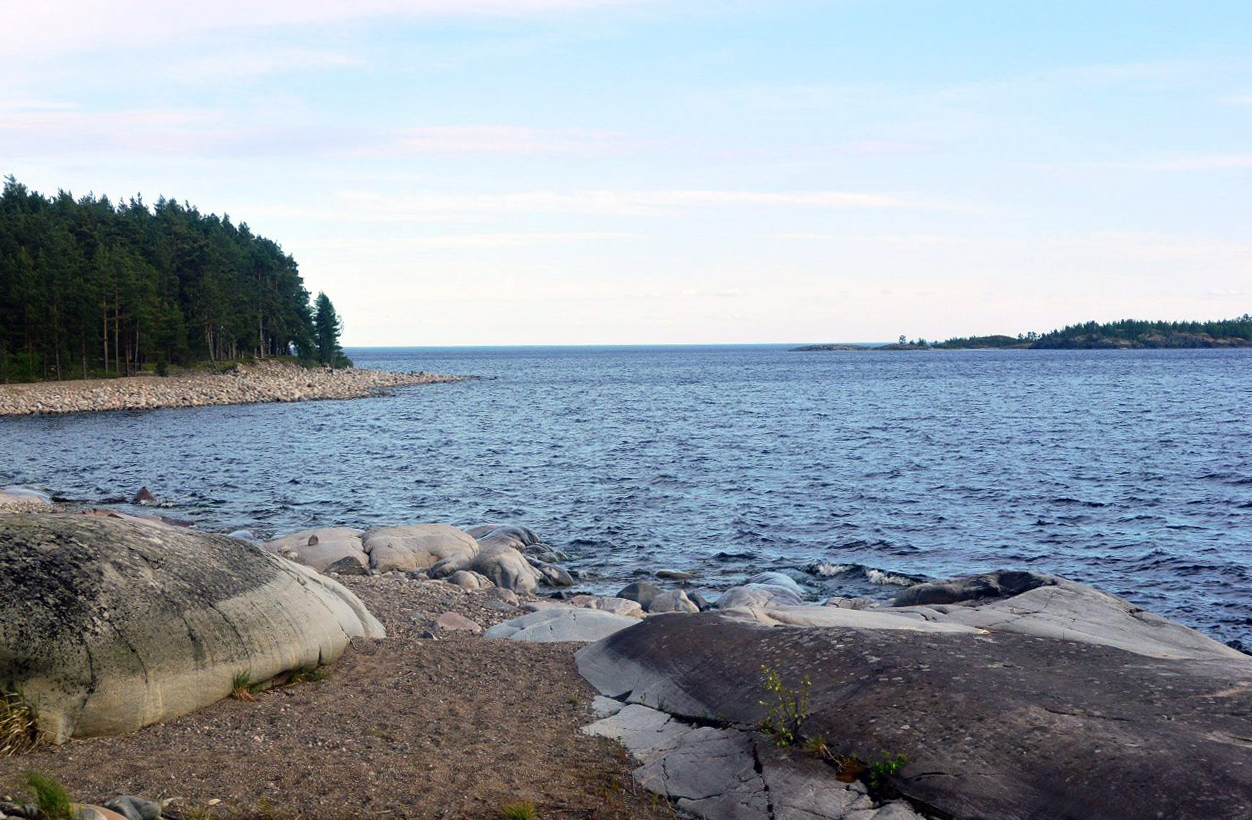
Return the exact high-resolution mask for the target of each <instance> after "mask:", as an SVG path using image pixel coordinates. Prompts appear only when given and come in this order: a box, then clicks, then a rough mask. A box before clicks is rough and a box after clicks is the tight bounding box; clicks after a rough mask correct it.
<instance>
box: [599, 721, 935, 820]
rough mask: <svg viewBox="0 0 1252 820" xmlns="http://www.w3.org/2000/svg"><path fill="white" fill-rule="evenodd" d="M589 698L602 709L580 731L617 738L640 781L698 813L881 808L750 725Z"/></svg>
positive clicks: (713, 818) (784, 815)
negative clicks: (721, 724)
mask: <svg viewBox="0 0 1252 820" xmlns="http://www.w3.org/2000/svg"><path fill="white" fill-rule="evenodd" d="M596 703H602V705H603V709H604V711H605V712H606V713H607V715H608V716H607V717H605V718H603V719H601V720H599V721H597V722H595V723H593V724H591V725H589V726H586V727H584V728H583V732H584V733H586V734H590V735H595V736H600V737H609V738H613V739H615V740H618V741H619V742H621V743H622V744H623V745H624V746H626V748H627V749H628V750H629V751H630V753H631V755H632V756H633V757H634V758H635V759H636V760H638V761H639V762H640V764H641V765H640V766H639V767H638V768H636V769H635V770H634V773H633V774H634V777H635V779H636V780H637V781H638V782H639V783H640V785H642V786H644V787H645V788H647V789H649V790H651V791H653V792H655V793H657V794H660V795H664V796H665V797H667V798H669V799H670V800H673V801H674V802H675V803H676V805H677V806H678V808H679V809H681V810H683V811H685V812H690V813H691V814H694V815H696V816H698V817H704V818H709V820H720V819H721V818H740V819H741V820H844V819H845V818H846V819H847V820H853V818H856V819H857V820H863V819H864V818H867V817H872V816H873V812H875V811H881V810H882V809H880V808H879V807H878V806H876V804H875V803H874V802H873V801H872V800H870V798H869V797H868V796H867V795H866V792H865V788H864V787H863V786H861V785H860V784H857V783H853V784H847V783H841V782H839V781H838V780H836V779H835V778H834V776H833V773H832V771H831V769H830V767H829V766H827V765H826V764H825V763H822V762H820V761H818V760H816V759H813V758H810V757H807V756H804V755H798V754H796V753H795V752H796V750H794V749H792V750H790V751H789V752H788V751H783V750H780V749H777V748H776V747H774V746H772V745H770V744H769V743H767V742H765V743H763V742H760V741H761V739H762V738H761V735H759V734H758V733H756V732H753V731H750V730H749V731H744V730H740V729H737V728H714V727H709V726H697V725H694V724H692V723H689V722H687V721H684V720H681V719H678V718H675V717H673V716H671V715H669V714H666V713H665V712H662V711H658V710H655V709H651V708H648V707H645V706H642V705H637V704H630V705H627V706H624V707H622V706H621V705H620V704H618V703H617V701H614V700H612V699H609V698H597V699H596ZM615 705H616V706H615ZM891 805H898V804H891ZM895 811H896V814H894V815H892V816H894V817H895V818H896V820H920V818H919V817H918V815H916V814H913V813H911V812H910V811H909V810H908V809H907V807H905V806H899V807H898V808H897V809H895ZM901 811H903V812H904V813H900V812H901ZM858 812H865V813H864V814H860V813H858Z"/></svg>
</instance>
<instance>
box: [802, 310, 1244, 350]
mask: <svg viewBox="0 0 1252 820" xmlns="http://www.w3.org/2000/svg"><path fill="white" fill-rule="evenodd" d="M1201 347H1252V314H1247V313H1245V314H1244V315H1243V316H1240V317H1238V318H1236V319H1226V320H1220V321H1213V322H1168V321H1143V320H1138V319H1123V320H1121V321H1118V322H1105V323H1103V324H1101V323H1099V322H1086V323H1084V324H1078V325H1068V326H1066V327H1064V328H1062V329H1061V330H1053V331H1051V332H1049V333H1044V334H1042V335H1041V334H1038V333H1019V334H1017V336H964V337H953V338H951V339H948V340H947V341H942V342H940V341H927V340H926V339H913V340H910V339H909V338H908V337H906V336H901V337H900V338H899V340H897V341H896V342H894V343H892V344H888V345H850V344H815V345H802V346H801V347H795V348H792V350H793V351H814V350H1011V349H1017V350H1027V349H1028V350H1101V349H1109V350H1126V349H1143V348H1201Z"/></svg>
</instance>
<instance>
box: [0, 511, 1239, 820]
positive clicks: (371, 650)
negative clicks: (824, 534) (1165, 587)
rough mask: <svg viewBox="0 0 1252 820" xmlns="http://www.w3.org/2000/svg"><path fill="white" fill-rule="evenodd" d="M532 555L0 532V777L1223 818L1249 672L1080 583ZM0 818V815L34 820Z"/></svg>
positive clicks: (659, 802)
mask: <svg viewBox="0 0 1252 820" xmlns="http://www.w3.org/2000/svg"><path fill="white" fill-rule="evenodd" d="M16 497H18V498H21V500H22V501H23V502H25V501H26V498H25V497H23V495H22V493H21V492H18V493H17V494H16ZM564 558H565V556H564V555H562V554H561V553H560V551H559V550H556V549H554V548H553V547H551V546H549V545H547V544H545V543H544V542H543V541H542V539H541V538H540V537H539V535H538V534H536V533H535V532H533V531H531V530H529V529H527V528H525V527H521V526H515V525H507V524H504V525H502V524H483V525H480V526H476V527H470V528H467V529H459V528H456V527H452V526H449V525H445V524H405V525H399V526H383V527H376V528H374V529H370V530H358V529H353V528H347V527H335V528H323V529H316V530H306V531H303V532H299V533H292V534H290V535H287V536H284V537H282V538H278V539H275V540H273V541H270V542H268V543H264V544H262V543H260V542H259V541H257V540H256V539H255V538H253V537H252V536H251V534H250V533H247V532H245V531H238V532H235V533H232V534H230V535H229V536H223V535H212V534H208V533H201V532H197V531H195V530H192V529H189V528H186V527H179V526H174V525H172V524H170V523H169V522H168V521H165V520H162V519H159V518H157V517H155V516H152V517H136V516H131V515H126V514H122V513H118V512H114V511H108V510H103V511H101V510H95V511H89V512H87V513H86V514H84V513H82V512H76V513H75V512H56V513H37V514H31V513H29V512H22V513H17V514H14V515H3V516H0V695H5V697H6V698H8V701H7V702H9V703H10V704H13V703H25V702H30V703H37V704H38V710H37V714H36V713H35V712H33V711H32V712H31V714H30V726H31V727H32V728H34V726H35V724H36V723H37V724H38V729H39V731H40V732H41V733H42V734H41V737H42V739H43V740H44V741H46V742H42V743H37V744H36V748H34V749H33V750H31V749H27V750H25V751H24V752H23V753H22V754H20V755H19V756H18V757H15V758H11V759H8V758H4V757H2V756H0V789H2V788H3V787H4V785H5V783H6V782H9V781H11V780H12V778H13V777H15V776H17V774H18V773H19V772H20V771H23V770H29V769H31V768H35V769H38V770H40V771H44V772H47V773H50V774H52V775H53V776H55V777H56V778H58V779H60V780H61V781H63V782H64V783H65V784H66V785H67V786H68V787H69V788H70V789H71V791H72V793H73V794H74V795H75V796H80V795H81V796H82V797H86V798H89V799H96V800H104V799H105V798H108V797H110V796H112V795H116V794H118V793H119V792H123V791H125V792H129V793H130V794H132V795H142V796H143V797H145V798H147V799H148V800H149V801H151V802H149V803H147V804H146V805H147V806H149V807H150V808H151V809H152V810H151V811H149V812H148V814H151V815H154V816H151V817H149V816H143V815H142V813H141V812H140V813H137V814H136V815H135V816H132V813H129V812H126V811H120V812H119V813H120V815H122V816H126V817H127V818H129V820H157V817H156V816H155V815H157V814H160V816H163V817H165V818H167V819H168V820H186V819H187V818H190V817H192V816H195V817H223V818H225V817H232V818H243V820H250V818H254V817H256V818H262V817H266V818H269V817H274V816H277V815H275V814H274V813H273V811H272V803H271V801H272V800H274V799H280V800H281V801H282V804H283V806H284V807H286V809H287V811H286V812H285V813H283V814H282V815H281V816H283V817H286V816H293V817H294V816H306V817H311V816H316V817H321V818H337V817H345V818H346V817H355V816H363V815H367V814H368V815H371V816H384V815H386V816H394V817H455V818H460V817H464V818H470V817H484V818H486V817H492V818H499V817H501V816H516V817H541V818H546V820H552V818H565V817H568V818H575V817H577V818H587V817H596V818H602V819H604V818H626V817H632V818H644V817H649V818H651V817H674V816H695V817H702V818H706V820H722V819H723V818H726V819H727V820H945V819H946V818H953V817H961V818H964V820H1090V819H1091V818H1095V817H1099V818H1102V820H1140V818H1144V817H1170V818H1173V819H1174V820H1210V818H1215V817H1221V818H1224V820H1252V771H1250V770H1249V769H1248V767H1247V765H1246V764H1247V760H1248V757H1247V755H1248V751H1249V749H1252V745H1249V744H1250V743H1252V741H1250V740H1249V738H1252V723H1250V722H1249V718H1248V715H1249V710H1250V709H1252V659H1250V658H1249V657H1248V656H1247V655H1244V654H1242V653H1240V652H1238V651H1236V650H1234V649H1231V648H1230V647H1227V646H1223V645H1222V644H1219V643H1217V642H1216V641H1214V640H1212V639H1210V638H1208V637H1206V636H1204V635H1201V634H1199V633H1197V632H1195V631H1193V630H1191V629H1187V628H1185V627H1183V626H1180V625H1178V624H1174V623H1172V622H1170V621H1168V620H1166V619H1164V618H1161V617H1159V616H1156V615H1153V614H1152V613H1150V612H1147V611H1145V610H1143V609H1142V608H1140V607H1137V606H1134V605H1133V604H1131V603H1129V602H1127V601H1124V600H1122V599H1119V598H1116V597H1114V596H1111V595H1108V594H1106V593H1103V592H1100V591H1098V590H1096V589H1093V588H1091V587H1088V586H1085V585H1082V584H1078V583H1075V582H1073V581H1069V580H1066V579H1064V578H1058V577H1055V576H1050V575H1043V574H1039V573H1034V572H1025V571H998V572H993V573H988V574H985V575H978V576H970V577H966V578H960V579H953V580H951V581H947V582H930V583H919V584H915V585H913V586H910V587H908V588H906V589H904V590H903V591H901V592H900V593H898V594H897V595H896V596H895V597H894V599H892V600H891V601H886V602H880V601H873V600H869V599H865V598H842V597H835V598H830V599H827V600H825V601H824V602H821V601H817V602H815V601H813V600H812V595H811V594H810V593H809V592H807V591H806V590H805V589H804V587H802V586H801V584H800V583H798V582H797V579H799V580H801V581H802V580H803V576H802V574H801V573H799V571H798V570H796V571H795V574H788V573H787V572H763V573H759V574H757V575H756V576H753V577H752V578H750V579H746V580H745V582H744V583H742V584H741V585H739V586H737V587H734V588H732V589H730V590H726V591H724V592H722V593H721V595H720V596H719V597H717V599H716V600H713V601H708V600H705V599H704V598H703V597H701V596H700V595H698V594H696V593H695V590H694V587H693V586H690V585H689V584H688V583H687V582H688V580H689V579H688V577H687V576H686V575H685V574H684V573H678V572H672V571H658V572H656V573H654V578H655V580H656V583H653V582H651V581H644V580H641V581H638V582H635V583H632V584H630V585H628V586H627V587H625V588H623V589H621V590H620V591H618V592H617V594H616V595H613V596H601V595H592V594H585V593H580V592H579V590H578V577H577V574H576V573H570V572H567V571H566V570H564V569H561V568H560V566H559V563H560V562H562V561H563V560H564ZM101 579H109V581H108V582H107V583H104V584H102V583H101ZM580 647H581V648H580ZM5 659H7V662H6V661H5ZM332 661H333V662H332ZM321 664H327V666H326V668H325V670H322V669H321ZM314 672H316V673H317V674H313V673H314ZM588 684H590V685H588ZM15 692H18V693H21V697H20V698H18V699H17V700H14V696H13V695H12V693H15ZM597 693H598V696H597ZM232 695H233V697H231V696H232ZM24 698H25V699H29V700H24ZM98 735H108V736H107V737H96V736H98ZM71 738H73V739H74V740H73V741H72V742H65V743H63V745H53V744H55V743H61V742H63V741H68V740H70V739H71ZM20 739H21V738H19V740H20ZM614 741H616V743H617V744H621V745H620V746H617V745H615V743H614ZM28 745H29V744H28ZM623 747H624V748H623ZM1180 750H1181V751H1180ZM648 792H650V793H651V794H652V795H653V796H648V795H647V793H648ZM170 795H177V796H178V797H179V801H178V802H177V803H174V804H172V805H167V802H168V801H163V800H161V798H167V797H169V796H170ZM130 799H131V798H129V797H127V798H119V799H118V800H114V801H110V802H109V803H108V805H109V806H110V807H113V806H124V805H125V801H126V800H130ZM510 805H513V806H520V807H521V808H520V809H519V810H518V813H512V814H510V813H506V812H505V811H503V809H504V808H505V807H507V806H510ZM153 807H154V808H153ZM14 808H15V807H14V806H13V805H11V804H4V803H0V820H3V815H4V814H6V813H7V814H9V815H12V816H15V817H22V818H26V820H39V817H38V815H36V814H34V813H32V812H29V811H26V810H25V809H23V810H22V811H20V812H19V811H14V810H13V809H14ZM16 808H22V807H16ZM102 816H104V817H106V818H107V820H116V817H113V816H110V815H102Z"/></svg>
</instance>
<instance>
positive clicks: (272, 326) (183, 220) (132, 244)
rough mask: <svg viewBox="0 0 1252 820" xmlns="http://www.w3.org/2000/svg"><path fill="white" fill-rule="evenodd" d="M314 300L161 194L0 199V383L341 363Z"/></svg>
mask: <svg viewBox="0 0 1252 820" xmlns="http://www.w3.org/2000/svg"><path fill="white" fill-rule="evenodd" d="M341 331H342V322H341V320H340V319H339V316H338V314H337V313H336V312H335V308H334V305H333V304H332V303H331V301H330V299H328V298H327V297H326V295H325V294H318V298H317V300H316V303H315V304H310V301H309V292H308V291H307V290H306V289H305V287H304V281H303V280H302V279H301V277H300V273H299V270H298V268H297V266H296V262H295V260H294V259H292V258H291V256H290V255H288V254H286V253H284V252H283V250H282V248H281V247H279V245H278V244H277V243H276V242H274V241H272V240H270V239H266V238H265V237H263V236H258V235H256V234H254V233H252V231H251V230H250V229H249V228H248V226H247V224H246V223H242V222H241V223H239V224H238V225H236V224H234V223H232V222H231V220H230V217H229V216H225V215H224V216H221V217H218V216H217V215H215V214H202V213H200V211H199V210H197V209H196V208H195V207H193V206H191V205H189V204H187V203H183V204H181V205H180V204H179V203H178V202H176V201H174V200H172V199H165V198H161V199H159V200H157V203H156V205H154V206H152V207H149V206H148V205H146V204H145V203H144V202H143V200H142V198H132V199H130V200H129V201H128V202H125V203H121V202H119V203H117V204H114V203H112V202H110V201H109V198H108V197H105V196H102V197H99V198H97V197H95V196H86V197H82V198H79V199H75V198H74V197H73V196H72V195H70V194H69V193H67V192H65V191H60V192H58V193H57V195H56V196H55V197H45V196H43V195H41V194H39V193H36V192H33V191H31V190H29V189H28V188H27V187H26V186H25V185H22V184H20V183H18V182H17V181H16V180H15V179H14V178H13V177H12V176H9V177H6V178H5V185H4V191H3V193H2V194H0V381H4V382H8V381H30V380H35V379H70V378H80V377H81V378H89V377H97V376H112V375H126V374H130V373H134V372H136V371H138V370H140V369H143V368H145V367H155V368H157V369H158V370H161V371H163V370H164V368H165V367H166V366H168V365H169V364H180V365H191V364H195V363H199V362H206V361H207V362H220V361H224V360H234V359H240V358H246V357H250V356H255V357H259V358H266V357H271V356H296V357H298V358H300V359H302V360H304V361H306V362H321V363H323V364H328V365H333V366H336V367H339V366H345V365H349V364H350V362H349V361H348V359H347V358H346V357H345V356H344V354H343V350H342V349H341V348H340V346H339V335H340V333H341Z"/></svg>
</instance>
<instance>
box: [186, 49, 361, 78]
mask: <svg viewBox="0 0 1252 820" xmlns="http://www.w3.org/2000/svg"><path fill="white" fill-rule="evenodd" d="M363 65H365V60H364V59H363V58H361V57H357V56H354V55H348V54H341V53H338V52H333V51H320V50H317V49H307V48H281V47H278V48H266V49H263V50H256V51H231V52H226V53H222V54H214V55H213V56H210V57H202V58H197V59H194V60H188V61H187V62H184V63H175V64H174V65H172V66H170V67H169V68H168V69H167V71H166V75H167V76H169V77H171V78H173V79H175V80H181V81H183V82H188V81H190V82H203V81H213V82H225V81H229V80H238V79H245V80H246V79H252V78H256V77H261V76H265V75H270V74H278V73H281V72H287V71H296V70H302V69H309V68H332V67H339V68H342V67H353V66H363Z"/></svg>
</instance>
